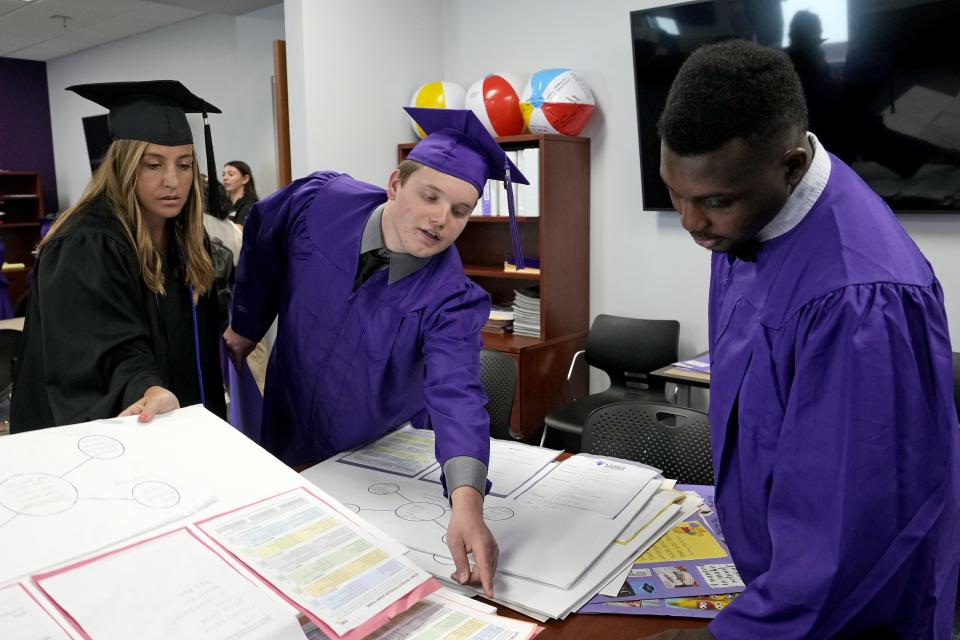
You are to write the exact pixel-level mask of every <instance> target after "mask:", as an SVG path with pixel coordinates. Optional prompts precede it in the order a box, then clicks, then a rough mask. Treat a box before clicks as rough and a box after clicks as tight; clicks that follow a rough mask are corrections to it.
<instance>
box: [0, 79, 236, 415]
mask: <svg viewBox="0 0 960 640" xmlns="http://www.w3.org/2000/svg"><path fill="white" fill-rule="evenodd" d="M70 89H71V90H74V91H76V92H77V93H79V94H80V95H82V96H84V97H86V98H89V99H91V100H93V101H95V102H97V103H98V104H102V105H104V106H106V107H108V108H110V110H111V111H110V125H111V133H112V137H113V143H112V144H111V146H110V148H109V150H108V151H107V154H106V157H105V158H104V160H103V163H102V164H101V165H100V167H99V168H98V169H97V171H96V173H95V174H94V176H93V180H92V181H91V183H90V185H89V186H88V187H87V190H86V192H85V193H84V195H83V196H82V197H81V198H80V200H79V201H78V202H77V204H76V205H75V206H73V207H72V208H70V209H68V210H67V211H65V212H64V213H62V214H61V215H60V216H59V217H58V219H57V221H56V223H55V224H54V225H53V227H52V228H51V229H50V232H49V233H48V234H47V236H46V238H45V239H44V240H43V242H41V243H40V247H39V257H38V259H37V264H36V266H35V268H34V273H33V288H32V292H31V295H30V304H29V307H28V310H27V316H26V323H25V326H24V333H23V338H22V340H21V350H20V355H19V358H18V371H17V374H16V382H15V385H14V391H13V400H12V405H11V420H10V427H11V431H12V432H19V431H27V430H31V429H39V428H44V427H50V426H55V425H62V424H70V423H75V422H83V421H86V420H93V419H97V418H108V417H113V416H117V415H134V414H139V415H140V419H141V421H146V420H149V419H150V418H151V417H152V416H153V415H155V414H157V413H164V412H166V411H171V410H173V409H176V408H178V407H180V406H186V405H190V404H195V403H198V402H203V403H204V404H205V405H206V406H207V408H208V409H210V410H211V411H213V412H214V413H216V414H218V415H220V416H221V417H225V415H226V409H225V403H224V396H223V383H222V377H221V372H220V363H219V337H220V336H219V326H220V323H219V319H218V317H217V314H218V310H217V304H216V300H215V299H214V298H213V297H212V295H211V288H212V283H213V267H212V264H211V261H210V256H209V253H208V251H207V248H206V246H205V237H204V231H203V205H202V201H201V195H200V182H199V172H198V168H197V163H196V155H195V153H194V149H193V143H192V135H191V132H190V128H189V125H187V121H186V117H185V115H184V112H185V111H186V112H200V111H204V112H205V111H210V112H213V113H219V111H218V110H217V109H216V108H215V107H212V105H209V104H208V103H206V102H204V101H203V100H201V99H200V98H197V97H196V96H194V95H193V94H191V93H190V92H189V91H187V89H186V88H185V87H183V85H181V84H180V83H179V82H174V81H151V82H137V83H103V84H97V85H81V86H76V87H70ZM208 157H212V153H210V151H209V150H208Z"/></svg>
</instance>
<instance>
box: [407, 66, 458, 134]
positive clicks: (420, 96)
mask: <svg viewBox="0 0 960 640" xmlns="http://www.w3.org/2000/svg"><path fill="white" fill-rule="evenodd" d="M466 93H467V92H466V91H464V90H463V87H461V86H460V85H458V84H457V83H456V82H447V81H446V80H438V81H437V82H428V83H427V84H424V85H420V88H419V89H417V90H416V91H415V92H414V94H413V97H412V98H410V106H411V107H426V108H428V109H463V100H464V97H465V96H466ZM410 126H411V127H413V130H414V132H416V134H417V135H418V136H419V137H421V138H425V137H426V136H427V134H426V133H424V131H423V129H421V128H420V125H418V124H417V123H416V122H414V121H413V118H411V119H410Z"/></svg>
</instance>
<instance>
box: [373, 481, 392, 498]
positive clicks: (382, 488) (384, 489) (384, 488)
mask: <svg viewBox="0 0 960 640" xmlns="http://www.w3.org/2000/svg"><path fill="white" fill-rule="evenodd" d="M367 491H368V492H370V493H372V494H373V495H375V496H386V495H390V494H391V493H397V492H398V491H400V485H397V484H393V483H392V482H378V483H377V484H372V485H370V487H369V488H368V489H367Z"/></svg>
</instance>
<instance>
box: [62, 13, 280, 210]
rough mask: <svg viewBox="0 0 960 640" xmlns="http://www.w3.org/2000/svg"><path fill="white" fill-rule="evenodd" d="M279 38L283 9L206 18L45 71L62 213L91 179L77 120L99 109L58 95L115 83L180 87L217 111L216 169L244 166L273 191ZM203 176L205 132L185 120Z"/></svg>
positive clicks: (195, 119) (264, 189) (196, 120)
mask: <svg viewBox="0 0 960 640" xmlns="http://www.w3.org/2000/svg"><path fill="white" fill-rule="evenodd" d="M283 37H284V29H283V6H282V5H279V4H278V5H275V6H272V7H268V8H266V9H261V10H259V11H255V12H252V13H249V14H246V15H243V16H239V17H236V18H234V17H228V16H216V15H206V16H201V17H199V18H194V19H191V20H186V21H183V22H179V23H177V24H173V25H170V26H167V27H162V28H160V29H156V30H154V31H150V32H148V33H145V34H140V35H137V36H133V37H130V38H125V39H123V40H118V41H116V42H111V43H109V44H105V45H101V46H99V47H94V48H92V49H88V50H86V51H81V52H80V53H76V54H73V55H69V56H64V57H62V58H57V59H54V60H51V61H50V62H49V63H48V64H47V78H48V83H49V89H50V113H51V116H52V128H53V140H54V149H55V159H56V166H57V185H58V188H59V190H60V194H61V202H60V205H61V207H64V208H65V207H68V206H70V205H71V204H73V203H74V202H76V201H77V199H78V198H79V197H80V195H81V194H82V193H83V189H84V188H85V187H86V185H87V183H88V182H89V180H90V165H89V162H88V160H87V152H86V143H85V141H84V137H83V128H82V125H81V120H80V119H81V118H82V117H84V116H89V115H95V114H99V113H104V109H103V108H101V107H99V106H97V105H95V104H93V103H92V102H89V101H87V100H84V99H83V98H81V97H79V96H77V95H76V94H74V93H72V92H69V91H64V88H65V87H67V86H70V85H72V84H80V83H86V82H111V81H119V80H151V79H174V80H179V81H181V82H182V83H183V84H185V85H186V86H187V88H188V89H190V90H191V91H192V92H193V93H195V94H197V95H199V96H200V97H202V98H204V99H206V100H207V101H208V102H210V103H211V104H213V105H216V106H217V107H219V108H220V109H221V110H222V111H223V114H220V115H212V116H210V124H211V127H212V130H213V141H214V153H215V155H216V159H217V162H218V163H219V165H220V166H221V167H222V166H223V163H224V162H226V161H228V160H245V161H247V162H248V163H249V164H250V165H251V167H252V168H253V171H254V179H255V181H256V184H257V189H258V191H259V192H260V195H261V196H262V195H265V194H266V193H270V192H271V191H273V190H275V189H276V187H277V168H276V165H277V162H276V147H275V143H274V140H275V136H274V131H273V102H272V93H271V76H272V75H273V53H272V47H273V45H272V41H273V40H281V39H283ZM188 120H189V121H190V124H191V127H192V128H193V137H194V141H195V143H196V144H197V150H198V153H199V154H200V158H201V159H200V163H201V170H202V171H204V172H206V158H205V154H204V150H203V127H202V122H201V118H200V117H199V115H195V116H188Z"/></svg>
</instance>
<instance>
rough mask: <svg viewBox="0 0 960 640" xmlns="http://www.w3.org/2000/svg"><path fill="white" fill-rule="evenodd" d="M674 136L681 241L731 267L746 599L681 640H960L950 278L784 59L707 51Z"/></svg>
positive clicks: (724, 409)
mask: <svg viewBox="0 0 960 640" xmlns="http://www.w3.org/2000/svg"><path fill="white" fill-rule="evenodd" d="M745 96H747V97H748V99H745ZM659 130H660V136H661V156H660V174H661V176H662V177H663V180H664V182H665V183H666V185H667V187H668V189H669V191H670V196H671V200H672V202H673V205H674V207H676V209H677V212H678V213H679V214H680V221H681V224H682V225H683V227H684V228H685V229H686V230H687V231H688V232H689V233H690V235H691V236H692V237H693V239H694V241H695V242H696V243H697V244H699V245H700V246H702V247H704V248H706V249H708V250H710V251H711V252H713V254H712V269H711V279H710V301H709V321H710V322H709V327H710V329H709V339H710V340H709V343H710V357H711V366H712V371H711V388H710V423H711V430H712V441H713V462H714V469H715V476H716V506H717V513H718V516H719V521H720V527H721V529H722V531H723V534H724V537H725V539H726V541H727V543H728V544H729V547H730V552H731V555H732V558H733V561H734V562H735V563H736V566H737V568H738V570H739V572H740V576H741V578H742V579H743V582H744V583H745V584H746V589H745V590H744V591H743V593H741V594H740V595H739V596H738V597H737V598H736V599H735V600H734V601H733V602H732V603H731V604H730V605H729V606H727V607H726V608H724V610H723V611H722V612H720V614H719V615H718V616H717V617H716V619H714V620H713V622H712V623H711V624H710V627H709V630H698V631H671V632H667V633H665V634H662V635H661V637H663V638H678V639H679V638H711V637H716V638H719V639H721V640H727V639H728V638H729V639H733V638H736V639H742V638H782V639H800V638H908V639H916V640H921V639H922V640H931V639H934V640H936V639H940V640H948V639H949V638H950V632H951V626H952V623H953V615H954V607H955V605H956V591H957V573H958V568H960V460H958V451H960V431H958V427H957V414H956V411H955V408H954V403H953V391H952V372H951V367H952V362H951V360H952V357H951V347H950V338H949V334H948V330H947V318H946V313H945V311H944V304H943V291H942V289H941V287H940V283H939V282H938V280H937V278H936V276H935V275H934V273H933V270H932V269H931V267H930V264H929V263H928V262H927V260H926V259H925V258H924V256H923V255H922V254H921V253H920V250H919V249H918V248H917V246H916V245H915V244H914V242H913V241H912V240H911V239H910V237H909V236H908V235H907V233H906V232H905V231H904V229H903V227H902V226H901V225H900V223H899V222H898V220H897V218H896V217H895V216H894V215H893V213H892V212H891V211H890V209H889V208H888V207H887V206H886V204H885V203H884V202H883V201H882V200H881V199H880V198H879V197H878V196H877V195H876V194H875V193H873V192H872V191H871V190H870V189H869V187H867V185H866V184H865V183H864V182H863V181H862V180H861V179H860V178H859V177H857V176H856V174H854V173H853V171H852V170H851V169H850V168H849V167H848V166H847V165H845V164H844V163H843V162H842V161H841V160H839V159H838V158H837V157H836V156H834V155H831V154H830V152H829V151H828V150H827V149H825V148H824V147H823V146H822V145H821V143H820V142H819V141H818V140H817V138H816V137H815V136H814V135H812V134H811V133H809V131H808V130H807V110H806V105H805V102H804V94H803V90H802V88H801V83H800V79H799V78H798V77H797V73H796V71H795V70H794V68H793V66H792V64H791V63H790V60H789V58H788V57H787V56H786V54H784V53H783V52H781V51H775V50H772V49H767V48H764V47H762V46H760V45H757V44H754V43H750V42H746V41H739V40H738V41H730V42H725V43H722V44H717V45H710V46H706V47H703V48H701V49H698V50H697V51H695V52H694V53H693V54H692V55H691V56H690V57H689V58H688V59H687V61H686V62H685V63H684V65H683V67H682V68H681V69H680V72H679V74H678V75H677V77H676V79H675V80H674V83H673V86H672V87H671V90H670V93H669V95H668V97H667V102H666V106H665V108H664V111H663V114H662V115H661V118H660V123H659Z"/></svg>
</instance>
